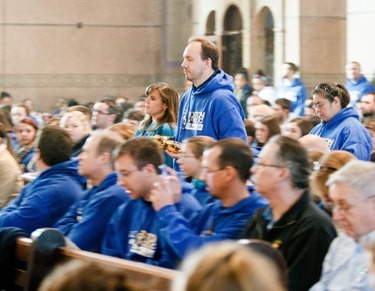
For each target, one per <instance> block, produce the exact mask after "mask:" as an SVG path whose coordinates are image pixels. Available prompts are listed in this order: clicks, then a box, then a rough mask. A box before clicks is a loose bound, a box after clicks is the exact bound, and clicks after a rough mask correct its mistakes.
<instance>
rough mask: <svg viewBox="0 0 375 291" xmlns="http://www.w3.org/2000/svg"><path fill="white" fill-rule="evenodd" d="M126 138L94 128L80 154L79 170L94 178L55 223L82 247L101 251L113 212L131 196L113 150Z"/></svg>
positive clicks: (80, 172) (81, 173) (85, 175)
mask: <svg viewBox="0 0 375 291" xmlns="http://www.w3.org/2000/svg"><path fill="white" fill-rule="evenodd" d="M123 142H124V139H123V138H122V137H121V136H120V135H118V134H116V133H114V132H112V131H99V132H94V133H93V134H92V135H91V137H89V138H88V139H87V141H86V143H85V145H84V146H83V151H82V153H81V154H80V155H79V156H78V161H79V164H78V173H79V174H80V175H82V176H84V177H86V178H87V179H89V180H90V181H91V185H92V188H90V189H89V190H87V191H86V192H85V193H84V196H83V197H82V199H81V200H79V201H77V202H76V203H75V204H74V205H73V206H72V207H71V208H70V209H69V211H68V212H67V213H66V214H65V215H64V217H63V218H61V219H60V220H59V221H58V222H57V223H56V224H55V225H54V227H55V228H58V229H59V230H60V231H61V232H62V233H63V234H64V235H65V236H67V237H68V238H69V239H70V240H71V241H73V242H74V243H75V244H76V245H77V246H78V247H79V248H81V249H83V250H86V251H92V252H100V245H101V242H102V240H103V236H104V232H105V229H106V226H107V224H108V222H109V220H110V218H111V216H112V215H113V212H114V211H115V210H116V209H117V207H119V206H120V205H121V204H122V203H124V202H125V201H128V200H129V199H130V197H129V195H128V194H127V193H126V192H125V190H124V189H123V188H122V187H121V186H119V185H117V173H115V172H114V161H113V155H112V153H113V151H114V150H115V148H116V147H118V146H120V145H121V144H122V143H123Z"/></svg>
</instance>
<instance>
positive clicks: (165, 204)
mask: <svg viewBox="0 0 375 291" xmlns="http://www.w3.org/2000/svg"><path fill="white" fill-rule="evenodd" d="M252 165H253V157H252V154H251V150H250V148H249V146H248V145H247V143H245V142H244V141H242V140H239V139H235V138H228V139H222V140H220V141H218V142H216V143H214V144H213V145H211V146H209V148H208V149H207V150H205V151H204V154H203V160H202V172H203V173H202V177H203V179H204V181H205V182H206V185H207V189H208V190H209V192H210V193H211V195H212V196H214V197H215V198H217V199H218V200H217V201H215V202H213V203H210V204H206V205H205V206H204V207H203V208H202V209H201V210H200V211H199V212H197V213H196V214H195V215H194V216H192V217H191V218H190V219H186V218H184V217H183V216H182V215H181V213H180V212H179V211H178V209H177V208H176V206H175V205H174V203H173V202H174V200H173V199H174V197H173V195H172V193H170V192H169V191H167V189H166V188H165V185H166V184H167V183H166V182H165V183H160V184H159V185H158V186H157V187H155V189H154V190H153V191H152V195H151V201H152V204H153V207H154V209H155V210H156V211H157V219H158V222H159V225H160V228H161V234H162V236H163V238H164V239H165V240H166V242H167V244H168V245H169V246H170V248H171V249H172V250H173V251H174V252H176V253H177V255H178V256H179V258H180V259H182V258H183V257H184V256H185V255H186V254H187V253H189V252H190V251H193V250H195V249H197V248H199V247H201V246H203V245H205V244H207V243H210V242H213V241H221V240H231V239H232V240H233V239H239V238H240V234H241V231H242V229H243V228H244V227H245V225H246V222H247V220H248V219H249V218H251V217H252V216H253V214H254V212H255V211H256V210H257V209H259V208H261V207H264V206H266V205H267V202H266V200H265V199H264V198H263V197H262V196H261V195H259V194H257V193H255V192H252V193H249V191H248V187H247V185H246V183H247V181H248V179H249V176H250V168H251V166H252Z"/></svg>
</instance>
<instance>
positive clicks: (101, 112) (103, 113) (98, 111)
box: [92, 109, 112, 115]
mask: <svg viewBox="0 0 375 291" xmlns="http://www.w3.org/2000/svg"><path fill="white" fill-rule="evenodd" d="M94 112H96V113H97V114H102V115H111V114H112V113H109V112H103V111H101V110H97V109H94V110H93V111H92V113H94Z"/></svg>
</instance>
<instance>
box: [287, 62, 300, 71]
mask: <svg viewBox="0 0 375 291" xmlns="http://www.w3.org/2000/svg"><path fill="white" fill-rule="evenodd" d="M284 64H286V65H288V66H289V70H291V71H293V72H297V71H298V67H297V65H296V64H295V63H292V62H285V63H284Z"/></svg>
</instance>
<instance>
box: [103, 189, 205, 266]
mask: <svg viewBox="0 0 375 291" xmlns="http://www.w3.org/2000/svg"><path fill="white" fill-rule="evenodd" d="M175 205H176V209H178V211H180V213H181V214H182V215H183V216H185V217H191V216H192V213H195V211H198V210H200V208H201V207H200V205H199V203H198V202H197V201H196V200H195V199H194V198H193V197H192V196H191V195H189V194H183V195H182V197H181V201H180V203H178V204H175ZM101 252H102V253H103V254H105V255H109V256H114V257H119V258H124V259H127V260H132V261H137V262H143V263H147V264H151V265H157V266H161V267H166V268H176V267H177V263H178V256H177V254H175V253H174V251H173V250H172V249H171V248H170V247H169V246H168V245H167V244H166V242H165V240H164V239H163V237H162V236H161V235H160V227H159V222H158V220H157V216H156V212H155V210H154V208H153V207H152V204H151V203H150V202H147V201H145V200H144V199H136V200H130V201H129V202H125V203H124V204H122V205H121V206H120V207H119V208H118V209H117V211H116V212H115V213H114V215H113V216H112V219H111V221H110V223H109V225H108V226H107V230H106V233H105V236H104V239H103V243H102V250H101Z"/></svg>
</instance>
